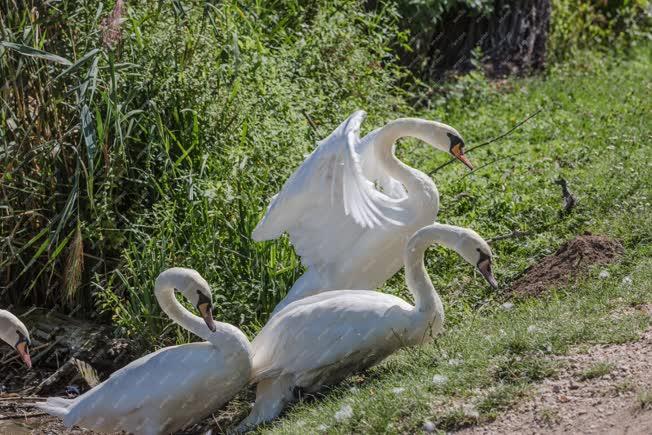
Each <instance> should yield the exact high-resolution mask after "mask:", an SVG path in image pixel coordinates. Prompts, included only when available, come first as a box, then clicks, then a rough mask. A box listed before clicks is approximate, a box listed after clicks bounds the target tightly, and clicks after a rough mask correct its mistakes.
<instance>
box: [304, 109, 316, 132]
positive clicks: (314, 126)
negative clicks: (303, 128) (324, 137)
mask: <svg viewBox="0 0 652 435" xmlns="http://www.w3.org/2000/svg"><path fill="white" fill-rule="evenodd" d="M301 114H302V115H303V116H304V118H306V120H307V121H308V124H309V125H310V128H312V131H314V132H315V134H319V132H318V131H317V125H316V124H315V122H314V121H313V120H312V118H311V117H310V115H308V113H307V112H306V111H305V110H302V111H301Z"/></svg>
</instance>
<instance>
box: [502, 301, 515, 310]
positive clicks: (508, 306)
mask: <svg viewBox="0 0 652 435" xmlns="http://www.w3.org/2000/svg"><path fill="white" fill-rule="evenodd" d="M501 307H502V309H503V310H505V311H509V310H511V309H512V308H514V304H513V303H511V302H505V303H504V304H502V305H501Z"/></svg>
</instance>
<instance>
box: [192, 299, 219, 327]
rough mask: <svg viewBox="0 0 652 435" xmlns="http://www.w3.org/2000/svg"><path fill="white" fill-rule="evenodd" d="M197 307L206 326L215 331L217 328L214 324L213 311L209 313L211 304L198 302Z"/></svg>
mask: <svg viewBox="0 0 652 435" xmlns="http://www.w3.org/2000/svg"><path fill="white" fill-rule="evenodd" d="M197 308H198V309H199V312H200V313H201V316H202V318H203V319H204V322H206V326H208V329H210V330H211V331H213V332H215V331H216V330H217V327H216V326H215V321H214V320H213V313H211V305H210V304H208V303H203V304H199V306H198V307H197Z"/></svg>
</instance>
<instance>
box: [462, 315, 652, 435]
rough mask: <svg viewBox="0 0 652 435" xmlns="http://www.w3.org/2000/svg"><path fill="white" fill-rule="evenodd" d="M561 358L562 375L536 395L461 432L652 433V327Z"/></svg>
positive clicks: (535, 393) (552, 380)
mask: <svg viewBox="0 0 652 435" xmlns="http://www.w3.org/2000/svg"><path fill="white" fill-rule="evenodd" d="M648 309H652V307H648ZM651 314H652V310H651ZM558 360H559V361H560V362H561V363H562V369H561V370H560V372H559V375H558V376H557V378H556V379H547V380H546V381H544V382H543V383H542V384H540V385H539V386H538V387H537V388H536V390H535V392H534V394H533V396H532V397H530V398H528V399H526V400H525V401H524V402H522V403H520V404H518V405H517V406H516V407H515V408H513V409H511V410H510V411H508V412H506V413H503V414H501V415H499V416H498V418H497V419H496V420H495V421H494V422H492V423H490V424H487V425H483V426H475V427H470V428H467V429H465V430H462V431H460V432H461V433H463V434H508V433H509V434H516V433H519V434H544V433H545V434H550V433H555V434H557V433H573V434H609V435H611V434H628V435H629V434H645V435H650V434H652V329H649V330H648V331H646V332H645V333H644V334H643V335H642V337H641V339H640V340H638V341H636V342H632V343H625V344H617V345H605V346H594V347H591V348H589V349H588V351H587V350H586V349H584V351H581V350H580V349H577V350H576V351H575V352H571V353H570V354H569V355H568V356H564V357H559V358H558Z"/></svg>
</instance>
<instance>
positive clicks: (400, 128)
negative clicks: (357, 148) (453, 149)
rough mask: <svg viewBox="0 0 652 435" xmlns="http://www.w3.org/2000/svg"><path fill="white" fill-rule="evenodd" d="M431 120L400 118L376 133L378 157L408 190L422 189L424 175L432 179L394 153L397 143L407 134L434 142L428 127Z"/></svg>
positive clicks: (386, 169) (391, 174)
mask: <svg viewBox="0 0 652 435" xmlns="http://www.w3.org/2000/svg"><path fill="white" fill-rule="evenodd" d="M430 122H431V121H425V120H422V119H416V118H400V119H396V120H394V121H391V122H389V123H387V124H386V125H385V126H384V127H382V128H381V129H379V130H377V131H376V134H375V142H376V147H375V152H376V157H377V158H378V160H379V161H380V162H381V164H382V165H383V166H384V167H385V171H386V172H387V174H388V175H390V176H391V177H393V178H395V179H397V180H398V181H399V182H401V183H402V184H403V185H404V186H405V187H406V188H407V190H408V192H412V191H420V190H421V189H422V187H421V188H420V186H421V185H422V180H421V179H422V178H423V177H426V178H427V179H428V180H430V179H429V177H427V176H426V175H425V174H423V173H421V172H420V171H417V170H416V169H414V168H411V167H410V166H408V165H406V164H405V163H403V162H402V161H400V160H399V159H398V158H397V157H396V155H395V153H394V149H395V144H396V141H397V140H398V139H400V138H402V137H406V136H410V137H415V138H417V139H420V140H422V141H424V142H427V143H432V138H431V137H430V136H429V134H428V127H427V126H428V124H429V123H430ZM431 182H432V181H431Z"/></svg>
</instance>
